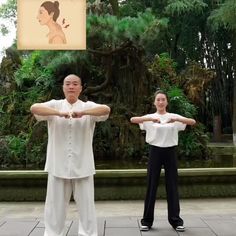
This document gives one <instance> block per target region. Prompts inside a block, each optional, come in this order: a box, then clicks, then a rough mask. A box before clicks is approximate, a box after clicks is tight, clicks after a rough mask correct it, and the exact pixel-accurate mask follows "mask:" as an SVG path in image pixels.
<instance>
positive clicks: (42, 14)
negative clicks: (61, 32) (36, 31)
mask: <svg viewBox="0 0 236 236" xmlns="http://www.w3.org/2000/svg"><path fill="white" fill-rule="evenodd" d="M52 17H53V13H51V14H48V11H47V10H46V9H45V8H44V7H40V8H39V11H38V15H37V19H38V21H39V23H40V24H41V25H46V24H48V23H49V22H50V21H52Z"/></svg>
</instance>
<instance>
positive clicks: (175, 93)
mask: <svg viewBox="0 0 236 236" xmlns="http://www.w3.org/2000/svg"><path fill="white" fill-rule="evenodd" d="M167 94H168V97H169V111H170V112H173V113H175V112H177V113H178V114H180V115H183V116H185V117H190V118H193V117H195V116H196V114H197V109H196V107H195V106H194V105H193V104H191V103H190V102H189V101H188V99H187V97H186V95H184V93H183V90H182V89H180V88H177V87H171V89H170V90H169V91H168V92H167Z"/></svg>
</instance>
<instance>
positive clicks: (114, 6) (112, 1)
mask: <svg viewBox="0 0 236 236" xmlns="http://www.w3.org/2000/svg"><path fill="white" fill-rule="evenodd" d="M109 2H110V4H111V7H112V11H113V15H115V16H119V3H118V0H109Z"/></svg>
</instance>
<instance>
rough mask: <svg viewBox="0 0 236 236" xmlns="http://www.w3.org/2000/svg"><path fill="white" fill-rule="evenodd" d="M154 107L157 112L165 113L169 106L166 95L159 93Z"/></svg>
mask: <svg viewBox="0 0 236 236" xmlns="http://www.w3.org/2000/svg"><path fill="white" fill-rule="evenodd" d="M154 105H155V106H156V109H157V111H160V112H163V111H164V112H165V111H166V107H167V105H168V101H167V97H166V95H165V94H163V93H158V94H157V95H156V97H155V101H154Z"/></svg>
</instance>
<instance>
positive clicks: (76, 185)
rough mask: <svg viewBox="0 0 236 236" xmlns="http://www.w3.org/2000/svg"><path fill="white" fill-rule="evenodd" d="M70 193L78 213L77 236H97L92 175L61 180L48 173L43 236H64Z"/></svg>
mask: <svg viewBox="0 0 236 236" xmlns="http://www.w3.org/2000/svg"><path fill="white" fill-rule="evenodd" d="M72 192H73V197H74V200H75V202H76V206H77V209H78V213H79V229H78V236H97V221H96V213H95V203H94V182H93V175H92V176H88V177H84V178H78V179H63V178H58V177H55V176H53V175H51V174H49V173H48V186H47V196H46V202H45V210H44V221H45V232H44V236H65V234H66V227H65V220H66V212H67V207H68V205H69V202H70V198H71V194H72Z"/></svg>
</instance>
